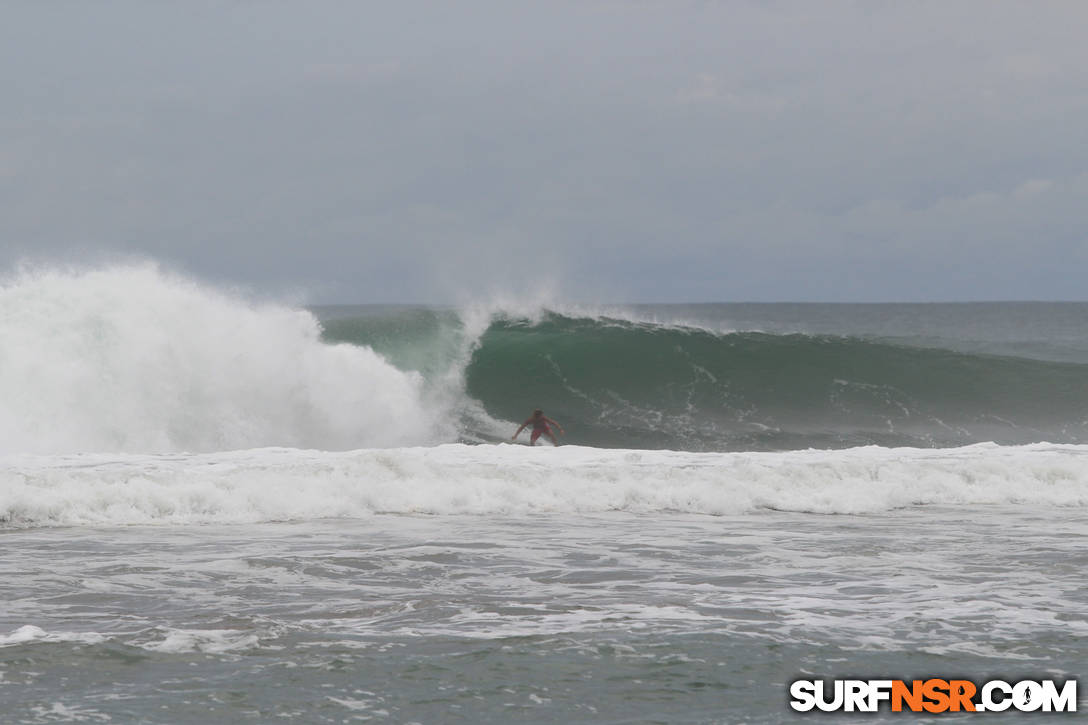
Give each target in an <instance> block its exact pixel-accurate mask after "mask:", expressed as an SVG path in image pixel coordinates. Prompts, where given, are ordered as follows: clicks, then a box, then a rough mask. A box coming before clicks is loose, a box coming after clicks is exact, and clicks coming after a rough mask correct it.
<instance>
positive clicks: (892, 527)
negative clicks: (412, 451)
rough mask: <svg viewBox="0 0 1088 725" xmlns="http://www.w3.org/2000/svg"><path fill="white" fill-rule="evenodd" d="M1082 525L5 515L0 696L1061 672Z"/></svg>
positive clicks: (695, 716) (643, 699)
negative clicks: (29, 525) (182, 523)
mask: <svg viewBox="0 0 1088 725" xmlns="http://www.w3.org/2000/svg"><path fill="white" fill-rule="evenodd" d="M1081 518H1082V517H1081V513H1080V512H1079V511H1075V510H1061V509H1053V508H1047V507H1033V506H1027V507H1017V506H974V507H969V508H957V507H924V508H917V509H914V510H910V511H896V512H894V513H892V514H878V515H866V516H849V515H834V516H826V515H814V514H788V513H779V512H765V513H761V514H755V515H744V516H722V517H714V516H703V515H687V514H672V515H634V514H625V513H615V514H596V515H581V516H578V517H573V518H572V517H570V516H566V515H539V516H523V517H496V516H449V517H439V516H406V515H377V516H373V517H369V518H364V519H358V520H324V521H308V522H301V523H266V524H251V525H236V526H222V525H218V526H216V525H207V526H193V527H156V526H152V527H146V526H132V527H113V528H79V529H73V528H51V529H50V528H46V529H29V530H7V531H5V532H4V533H3V535H2V542H3V546H4V549H5V556H4V558H3V559H2V562H3V571H2V582H3V584H2V588H3V595H2V599H3V601H4V602H5V603H6V606H5V609H4V611H3V613H2V615H0V632H2V633H3V634H2V635H0V673H2V679H0V698H2V699H3V701H4V703H5V711H6V713H7V717H8V718H9V719H10V721H11V722H19V723H36V722H54V721H68V720H70V721H77V720H78V721H85V722H172V723H190V722H191V723H202V722H241V721H254V722H266V721H273V720H274V719H276V718H279V717H293V718H297V719H298V721H300V722H345V721H363V720H370V721H389V722H411V721H418V722H451V721H460V722H514V721H517V722H554V721H563V720H569V721H576V722H591V721H593V722H651V721H658V722H739V721H746V722H776V721H780V720H784V719H790V712H789V711H788V710H787V707H786V701H785V692H786V690H785V683H786V682H788V681H789V680H791V679H793V678H795V677H797V676H799V675H802V674H817V675H828V676H831V675H840V676H845V675H859V674H864V675H866V676H878V675H881V674H883V675H894V676H903V677H910V676H921V675H932V674H937V673H945V674H947V673H957V674H964V673H969V674H970V675H971V676H972V677H975V678H978V677H981V676H987V675H989V674H1000V675H1003V676H1006V677H1015V676H1032V675H1034V676H1040V675H1041V674H1043V673H1045V674H1047V675H1050V676H1073V675H1076V674H1077V669H1078V668H1080V667H1083V665H1084V663H1085V662H1086V661H1088V617H1086V613H1088V586H1086V585H1085V582H1084V579H1083V572H1084V570H1085V567H1086V566H1088V546H1086V543H1088V542H1086V537H1085V534H1084V530H1083V525H1082V522H1081ZM889 717H891V716H889Z"/></svg>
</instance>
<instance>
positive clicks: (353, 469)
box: [0, 444, 1088, 526]
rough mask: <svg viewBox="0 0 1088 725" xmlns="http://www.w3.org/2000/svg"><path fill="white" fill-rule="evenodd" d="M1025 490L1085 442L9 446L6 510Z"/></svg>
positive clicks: (1058, 479) (1037, 492) (748, 500)
mask: <svg viewBox="0 0 1088 725" xmlns="http://www.w3.org/2000/svg"><path fill="white" fill-rule="evenodd" d="M1021 503H1023V504H1033V505H1043V506H1085V505H1088V446H1068V445H1066V446H1061V445H1049V444H1037V445H1031V446H1022V447H999V446H995V445H989V444H986V445H976V446H970V447H967V448H958V449H945V450H926V449H886V448H875V447H872V448H858V449H852V450H844V451H793V452H783V453H685V452H674V451H625V450H605V449H595V448H582V447H577V446H564V447H562V448H558V449H551V448H547V449H546V448H535V449H534V448H529V447H526V446H517V445H507V444H502V445H497V446H495V445H484V446H465V445H460V444H450V445H443V446H437V447H434V448H400V449H385V450H360V451H350V452H323V451H308V450H295V449H283V448H275V449H254V450H248V451H237V452H231V453H216V454H202V455H171V456H163V455H159V456H152V455H106V454H84V455H70V456H51V457H44V456H28V455H22V456H9V457H6V458H3V459H0V517H2V519H3V520H4V521H6V522H7V523H8V524H9V525H16V526H26V525H30V526H35V525H52V524H57V525H78V524H156V523H171V524H182V523H190V522H259V521H283V520H300V519H315V518H326V517H365V516H370V515H373V514H376V513H403V514H436V515H447V514H502V515H507V514H513V515H522V514H532V513H547V512H558V513H563V512H570V513H580V512H603V511H629V512H688V513H700V514H713V515H723V514H736V513H745V512H750V511H758V510H761V509H779V510H786V511H799V512H813V513H826V514H833V513H840V514H853V513H876V512H882V511H888V510H891V509H895V508H901V507H907V506H914V505H924V504H940V505H957V504H1021Z"/></svg>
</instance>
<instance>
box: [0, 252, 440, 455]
mask: <svg viewBox="0 0 1088 725" xmlns="http://www.w3.org/2000/svg"><path fill="white" fill-rule="evenodd" d="M0 339H2V340H3V341H4V345H3V349H2V350H0V398H2V399H3V401H4V403H3V406H0V451H5V452H48V453H59V452H76V451H145V452H146V451H156V452H171V451H216V450H228V449H237V448H251V447H255V446H268V445H284V446H299V447H308V446H315V447H318V446H319V447H322V448H326V449H341V450H342V449H347V448H356V447H359V446H391V445H411V444H422V443H429V442H433V441H434V440H435V439H436V437H442V436H447V435H448V433H447V432H438V431H436V430H435V428H434V421H435V420H436V416H434V415H431V414H428V412H427V411H426V410H425V406H424V404H423V403H422V402H421V392H420V391H421V387H422V381H421V379H420V377H419V376H418V375H417V374H415V373H405V372H403V371H400V370H397V369H396V368H394V367H393V366H392V365H390V364H388V363H387V362H386V361H385V360H383V359H382V358H381V357H380V356H378V355H377V354H376V353H374V352H373V351H372V350H370V349H369V348H365V347H359V346H352V345H328V344H325V343H323V342H322V341H321V339H320V327H319V325H318V323H317V320H316V319H315V318H314V317H313V315H311V314H310V313H308V312H306V311H302V310H297V309H291V308H289V307H285V306H280V305H274V304H256V303H253V302H250V301H248V300H246V299H244V298H243V297H241V296H239V295H231V294H227V293H223V292H219V291H216V290H212V289H209V288H207V287H204V286H201V285H198V284H196V283H194V282H191V281H189V280H186V279H183V278H180V277H177V276H173V275H170V274H167V273H164V272H163V271H161V270H160V269H158V268H157V267H155V266H154V265H130V266H115V267H107V268H102V269H96V270H83V271H78V272H65V271H59V270H56V269H48V270H29V271H24V272H22V273H20V274H19V275H17V276H16V277H15V278H13V279H11V280H10V281H8V282H7V283H5V284H3V285H0ZM439 419H440V418H439Z"/></svg>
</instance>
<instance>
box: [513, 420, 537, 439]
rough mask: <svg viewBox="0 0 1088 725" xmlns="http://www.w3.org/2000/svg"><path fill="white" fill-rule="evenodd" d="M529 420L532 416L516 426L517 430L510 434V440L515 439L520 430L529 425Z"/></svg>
mask: <svg viewBox="0 0 1088 725" xmlns="http://www.w3.org/2000/svg"><path fill="white" fill-rule="evenodd" d="M530 422H532V418H530V419H529V420H527V421H525V422H524V423H522V424H521V425H520V426H519V427H518V429H517V431H515V432H514V435H512V436H510V440H515V439H516V438H517V437H518V435H519V434H520V433H521V432H522V431H523V430H525V426H527V425H529V423H530Z"/></svg>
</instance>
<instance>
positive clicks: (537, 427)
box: [510, 408, 566, 446]
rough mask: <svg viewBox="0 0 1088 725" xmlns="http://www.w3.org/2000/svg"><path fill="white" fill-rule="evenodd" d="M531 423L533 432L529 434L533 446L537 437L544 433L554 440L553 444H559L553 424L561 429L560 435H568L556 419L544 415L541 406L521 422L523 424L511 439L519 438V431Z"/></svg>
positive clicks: (530, 443)
mask: <svg viewBox="0 0 1088 725" xmlns="http://www.w3.org/2000/svg"><path fill="white" fill-rule="evenodd" d="M549 424H551V425H549ZM529 425H531V426H533V434H532V435H531V436H529V445H531V446H535V445H536V439H537V438H539V437H540V436H542V435H546V436H548V438H549V439H550V440H551V442H552V445H555V446H557V445H559V441H557V440H556V439H555V436H554V435H552V429H551V426H552V425H554V426H555V427H556V428H558V429H559V435H566V433H564V432H563V426H561V425H559V424H558V423H556V422H555V421H554V420H552V419H551V418H549V417H548V416H546V415H544V411H543V410H541V409H540V408H537V409H536V410H534V411H533V414H532V416H530V417H529V418H528V419H527V420H526V421H525V422H524V423H522V424H521V426H520V427H519V428H518V430H517V433H514V435H513V436H511V438H510V440H512V441H513V440H517V438H518V433H521V432H522V431H523V430H525V427H526V426H529Z"/></svg>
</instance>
